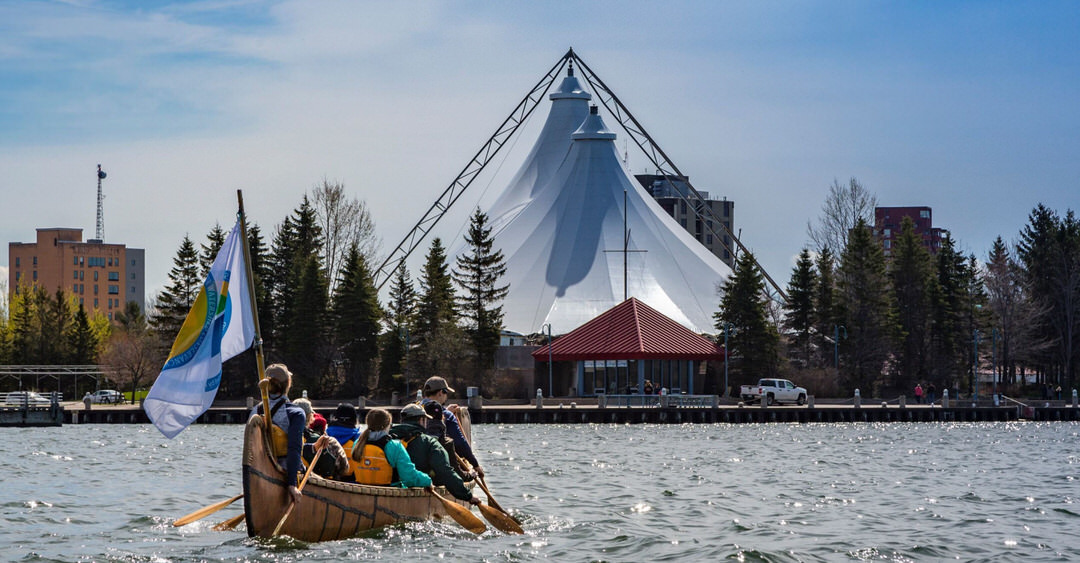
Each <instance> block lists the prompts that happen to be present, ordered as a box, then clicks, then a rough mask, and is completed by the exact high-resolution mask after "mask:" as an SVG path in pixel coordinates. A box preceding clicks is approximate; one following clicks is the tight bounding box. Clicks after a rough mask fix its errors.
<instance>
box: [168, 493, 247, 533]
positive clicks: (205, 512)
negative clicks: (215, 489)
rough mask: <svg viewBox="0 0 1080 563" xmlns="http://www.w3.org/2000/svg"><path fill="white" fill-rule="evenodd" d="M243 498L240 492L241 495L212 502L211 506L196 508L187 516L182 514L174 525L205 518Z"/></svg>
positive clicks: (182, 524)
mask: <svg viewBox="0 0 1080 563" xmlns="http://www.w3.org/2000/svg"><path fill="white" fill-rule="evenodd" d="M242 498H244V495H242V494H240V495H236V496H235V497H232V498H230V499H225V500H223V501H221V502H217V503H214V504H211V505H210V506H207V507H203V508H200V509H198V510H196V511H195V512H192V513H191V514H188V515H187V516H181V517H180V518H177V519H176V521H175V522H173V526H177V527H179V526H184V525H187V524H190V523H192V522H194V521H196V520H201V519H203V518H206V517H207V516H210V515H211V514H213V513H215V512H217V511H219V510H221V509H222V508H225V507H226V506H229V505H230V504H232V503H234V502H236V501H238V500H240V499H242Z"/></svg>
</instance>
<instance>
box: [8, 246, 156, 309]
mask: <svg viewBox="0 0 1080 563" xmlns="http://www.w3.org/2000/svg"><path fill="white" fill-rule="evenodd" d="M8 266H9V267H8V291H9V292H10V293H11V294H13V295H14V294H16V293H18V292H20V291H24V290H25V289H26V288H28V287H33V286H35V285H37V286H41V287H44V288H46V289H48V290H49V291H50V292H55V291H56V290H57V289H63V290H64V291H65V292H66V293H69V294H72V295H74V296H75V297H77V298H78V299H79V303H81V304H82V305H83V306H84V307H85V308H86V310H87V312H88V313H90V312H93V311H100V312H101V313H103V314H105V315H106V316H108V318H109V319H110V320H111V319H112V318H113V317H114V314H115V313H118V312H120V311H123V310H124V307H125V306H126V304H127V302H128V301H134V302H136V303H138V305H139V308H140V309H142V310H144V311H145V308H146V303H145V292H146V281H145V279H146V277H145V270H146V263H145V251H144V250H143V249H141V248H128V247H127V246H125V245H123V244H114V243H105V242H102V241H101V240H98V239H91V240H88V241H85V242H84V241H83V240H82V229H74V228H44V229H37V242H10V243H8Z"/></svg>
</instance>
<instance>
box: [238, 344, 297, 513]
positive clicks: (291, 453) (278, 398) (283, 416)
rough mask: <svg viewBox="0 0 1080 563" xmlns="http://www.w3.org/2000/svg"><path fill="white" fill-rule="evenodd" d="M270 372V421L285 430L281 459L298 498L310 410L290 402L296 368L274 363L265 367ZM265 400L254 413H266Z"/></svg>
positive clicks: (291, 495) (292, 492) (292, 493)
mask: <svg viewBox="0 0 1080 563" xmlns="http://www.w3.org/2000/svg"><path fill="white" fill-rule="evenodd" d="M263 374H264V375H265V376H266V379H265V380H264V381H266V382H267V393H268V395H269V398H270V421H271V422H272V423H273V424H274V425H275V426H277V427H279V428H281V429H282V430H284V431H285V435H286V437H287V440H288V441H287V444H288V445H287V447H286V450H285V457H284V458H278V463H281V464H282V465H284V466H285V485H286V486H287V487H288V490H289V498H290V500H291V501H292V502H297V501H299V500H300V498H301V496H302V495H301V493H300V489H299V488H297V486H296V484H297V474H298V473H299V472H300V469H301V467H302V466H303V463H302V461H301V459H300V456H301V452H302V450H303V443H304V429H305V428H307V414H305V413H304V411H303V409H301V408H300V407H298V406H296V405H294V404H292V403H290V402H289V390H290V389H291V388H292V372H290V371H289V368H288V367H286V366H285V364H271V365H269V366H266V369H265V370H264V371H263ZM262 410H263V409H262V403H259V404H258V405H256V406H255V408H254V409H252V411H251V413H252V414H253V415H259V416H262Z"/></svg>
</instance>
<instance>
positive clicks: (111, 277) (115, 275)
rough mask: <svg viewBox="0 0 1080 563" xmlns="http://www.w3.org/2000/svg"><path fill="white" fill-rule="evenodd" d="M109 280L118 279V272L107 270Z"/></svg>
mask: <svg viewBox="0 0 1080 563" xmlns="http://www.w3.org/2000/svg"><path fill="white" fill-rule="evenodd" d="M109 281H120V272H109Z"/></svg>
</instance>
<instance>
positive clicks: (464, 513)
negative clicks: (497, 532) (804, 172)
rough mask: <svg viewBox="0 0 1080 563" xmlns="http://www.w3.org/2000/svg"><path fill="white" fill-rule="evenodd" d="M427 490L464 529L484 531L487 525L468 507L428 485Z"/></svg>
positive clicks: (475, 531)
mask: <svg viewBox="0 0 1080 563" xmlns="http://www.w3.org/2000/svg"><path fill="white" fill-rule="evenodd" d="M427 491H428V492H429V493H431V495H432V496H434V497H435V498H437V499H439V502H442V504H443V508H445V509H446V512H447V513H448V514H450V517H451V518H453V519H454V521H455V522H457V523H458V524H461V526H462V527H463V528H465V529H466V530H468V531H470V532H472V533H474V534H478V535H479V534H482V533H484V531H485V530H487V526H485V525H484V523H483V522H482V521H481V520H480V519H479V518H477V517H476V515H474V514H473V513H472V512H470V511H469V509H468V508H465V507H464V506H461V505H460V504H458V503H456V502H454V501H452V500H449V499H447V498H446V497H444V496H442V495H440V494H439V493H436V492H435V489H433V488H431V487H428V488H427Z"/></svg>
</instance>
